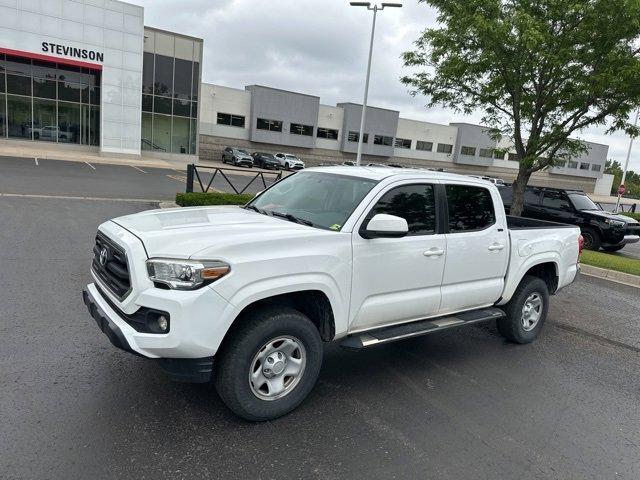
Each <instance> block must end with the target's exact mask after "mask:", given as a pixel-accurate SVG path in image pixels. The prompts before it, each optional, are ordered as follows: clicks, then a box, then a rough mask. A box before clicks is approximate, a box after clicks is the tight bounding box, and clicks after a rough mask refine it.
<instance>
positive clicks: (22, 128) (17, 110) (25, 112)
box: [7, 95, 31, 139]
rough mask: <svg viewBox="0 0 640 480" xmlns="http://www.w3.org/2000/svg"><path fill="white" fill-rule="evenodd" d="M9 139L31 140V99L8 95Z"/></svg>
mask: <svg viewBox="0 0 640 480" xmlns="http://www.w3.org/2000/svg"><path fill="white" fill-rule="evenodd" d="M7 130H8V134H9V138H26V139H31V99H30V98H25V97H15V96H13V95H7Z"/></svg>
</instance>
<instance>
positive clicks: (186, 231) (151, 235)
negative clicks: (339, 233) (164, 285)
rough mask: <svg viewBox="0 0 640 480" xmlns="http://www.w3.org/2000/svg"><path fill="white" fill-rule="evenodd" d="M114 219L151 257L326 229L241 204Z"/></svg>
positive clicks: (258, 245) (177, 255)
mask: <svg viewBox="0 0 640 480" xmlns="http://www.w3.org/2000/svg"><path fill="white" fill-rule="evenodd" d="M112 222H114V223H116V224H117V225H120V226H121V227H122V228H125V229H127V230H129V231H130V232H131V233H132V234H134V235H135V236H136V237H138V238H139V239H140V240H141V241H142V243H143V244H144V246H145V248H146V250H147V254H148V255H149V257H171V258H190V257H192V256H194V255H196V254H197V253H198V252H201V251H203V250H207V249H211V248H212V247H215V250H218V249H219V250H225V249H226V247H229V246H235V247H237V246H238V245H245V244H246V246H247V248H261V247H264V245H266V244H267V243H269V242H273V241H275V242H278V243H279V242H286V241H287V240H288V239H291V238H299V237H304V236H310V237H311V236H314V235H317V234H318V233H320V232H323V231H322V230H318V229H315V228H312V227H308V226H306V225H300V224H297V223H293V222H289V221H287V220H284V219H280V218H274V217H269V216H267V215H262V214H260V213H257V212H254V211H251V210H245V209H244V208H240V207H193V208H171V209H163V210H149V211H146V212H142V213H136V214H133V215H127V216H124V217H119V218H115V219H113V220H112ZM202 259H206V258H202Z"/></svg>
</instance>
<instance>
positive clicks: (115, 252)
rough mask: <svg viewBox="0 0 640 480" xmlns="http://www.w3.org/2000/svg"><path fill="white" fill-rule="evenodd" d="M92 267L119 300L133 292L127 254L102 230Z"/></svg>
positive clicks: (94, 248) (97, 237) (95, 247)
mask: <svg viewBox="0 0 640 480" xmlns="http://www.w3.org/2000/svg"><path fill="white" fill-rule="evenodd" d="M91 269H92V270H93V272H94V273H95V274H96V276H97V277H98V278H99V279H100V280H101V281H102V283H103V284H104V285H105V286H106V287H107V288H108V289H109V290H110V291H111V292H112V293H113V294H114V295H115V296H116V297H117V298H118V300H120V301H122V300H124V299H125V298H126V296H127V295H128V294H129V292H131V279H130V277H129V266H128V265H127V255H126V254H125V252H124V250H123V249H122V248H121V247H120V246H118V245H116V244H115V242H113V241H111V240H109V239H108V238H107V237H106V236H105V235H104V234H102V233H101V232H98V234H97V235H96V244H95V245H94V247H93V261H92V262H91Z"/></svg>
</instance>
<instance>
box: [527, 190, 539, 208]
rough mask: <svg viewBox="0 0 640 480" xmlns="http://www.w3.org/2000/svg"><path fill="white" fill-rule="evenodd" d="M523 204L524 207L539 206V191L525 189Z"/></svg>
mask: <svg viewBox="0 0 640 480" xmlns="http://www.w3.org/2000/svg"><path fill="white" fill-rule="evenodd" d="M524 203H525V205H540V190H539V189H537V188H534V189H528V188H527V189H526V190H525V192H524Z"/></svg>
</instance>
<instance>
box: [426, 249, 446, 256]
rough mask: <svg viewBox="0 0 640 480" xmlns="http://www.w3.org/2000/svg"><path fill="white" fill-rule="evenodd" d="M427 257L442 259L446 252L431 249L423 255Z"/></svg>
mask: <svg viewBox="0 0 640 480" xmlns="http://www.w3.org/2000/svg"><path fill="white" fill-rule="evenodd" d="M422 254H423V255H424V256H425V257H440V256H442V255H444V250H443V249H441V248H438V247H433V248H430V249H429V250H426V251H425V252H423V253H422Z"/></svg>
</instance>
